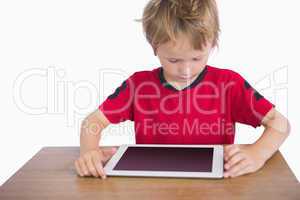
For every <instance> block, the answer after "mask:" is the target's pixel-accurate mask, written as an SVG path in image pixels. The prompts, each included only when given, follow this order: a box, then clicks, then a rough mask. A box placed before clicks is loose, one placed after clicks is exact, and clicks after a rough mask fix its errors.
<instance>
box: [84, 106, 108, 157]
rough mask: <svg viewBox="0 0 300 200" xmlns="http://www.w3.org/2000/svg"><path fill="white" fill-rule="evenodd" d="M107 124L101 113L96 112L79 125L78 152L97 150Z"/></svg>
mask: <svg viewBox="0 0 300 200" xmlns="http://www.w3.org/2000/svg"><path fill="white" fill-rule="evenodd" d="M108 124H109V122H108V120H107V119H106V118H105V116H104V115H103V113H101V112H99V110H96V111H95V112H93V113H92V114H90V115H89V116H88V117H87V118H86V119H85V120H83V122H82V125H81V133H80V152H81V153H85V152H87V151H89V150H95V149H98V148H99V142H100V139H101V133H102V130H103V129H104V128H105V127H107V126H108Z"/></svg>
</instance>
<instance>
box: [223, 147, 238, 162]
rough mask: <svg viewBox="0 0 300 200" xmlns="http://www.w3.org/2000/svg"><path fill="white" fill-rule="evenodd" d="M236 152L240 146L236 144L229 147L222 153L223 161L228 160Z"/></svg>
mask: <svg viewBox="0 0 300 200" xmlns="http://www.w3.org/2000/svg"><path fill="white" fill-rule="evenodd" d="M238 152H240V148H239V147H237V146H234V147H231V148H230V149H229V150H228V151H227V152H226V153H225V155H224V159H225V161H228V160H230V158H231V157H232V156H234V155H235V154H237V153H238Z"/></svg>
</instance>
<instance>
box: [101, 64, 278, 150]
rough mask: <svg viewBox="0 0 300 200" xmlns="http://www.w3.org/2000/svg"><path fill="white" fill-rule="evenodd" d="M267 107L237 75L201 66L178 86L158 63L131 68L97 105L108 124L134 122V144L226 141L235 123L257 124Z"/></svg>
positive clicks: (226, 70) (229, 141) (231, 139)
mask: <svg viewBox="0 0 300 200" xmlns="http://www.w3.org/2000/svg"><path fill="white" fill-rule="evenodd" d="M272 107H274V105H273V104H272V103H270V102H269V101H268V100H267V99H265V98H264V97H263V96H262V95H260V94H259V93H258V92H257V91H256V90H255V89H254V88H252V87H251V85H250V84H249V83H248V82H247V81H246V80H245V79H244V78H243V77H242V76H241V75H239V74H238V73H236V72H234V71H232V70H228V69H219V68H216V67H212V66H209V65H206V66H205V68H204V69H203V71H202V72H201V73H200V74H199V75H198V77H197V78H196V79H195V80H194V81H193V82H192V83H191V84H190V85H189V86H187V87H186V88H184V89H182V90H177V89H176V88H174V87H173V86H172V85H171V84H169V83H168V82H167V81H166V79H165V78H164V74H163V68H162V67H158V68H155V69H153V70H152V71H140V72H136V73H134V74H133V75H131V76H130V77H129V78H128V79H127V80H125V81H124V82H123V83H122V85H121V86H120V87H118V88H117V89H116V90H115V92H114V93H113V94H111V95H110V96H109V97H108V98H107V99H106V100H105V101H104V102H103V103H102V104H101V105H100V106H99V109H100V110H101V111H102V112H103V113H104V115H105V116H106V117H107V119H108V120H109V121H110V122H111V123H119V122H122V121H125V120H131V121H134V124H135V134H136V143H137V144H232V143H234V135H235V123H236V122H239V123H243V124H248V125H251V126H253V127H257V126H260V125H261V120H262V119H263V117H264V116H265V115H266V114H267V113H268V111H270V110H271V108H272Z"/></svg>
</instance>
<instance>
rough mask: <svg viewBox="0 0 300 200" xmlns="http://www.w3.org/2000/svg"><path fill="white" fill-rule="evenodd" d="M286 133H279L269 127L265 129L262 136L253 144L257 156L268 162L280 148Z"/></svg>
mask: <svg viewBox="0 0 300 200" xmlns="http://www.w3.org/2000/svg"><path fill="white" fill-rule="evenodd" d="M287 136H288V132H280V131H277V130H275V129H273V128H271V127H267V128H265V130H264V132H263V134H262V136H261V137H260V138H259V139H258V140H257V141H256V142H255V143H254V146H255V147H256V150H257V151H258V152H259V155H260V156H261V157H262V158H263V159H264V160H268V159H269V158H270V157H271V156H272V155H273V154H274V153H275V152H276V151H277V150H278V149H279V147H280V146H281V144H282V143H283V142H284V141H285V139H286V138H287Z"/></svg>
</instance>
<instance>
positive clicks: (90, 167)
mask: <svg viewBox="0 0 300 200" xmlns="http://www.w3.org/2000/svg"><path fill="white" fill-rule="evenodd" d="M85 163H86V165H87V167H88V170H89V172H90V173H91V174H92V175H93V176H94V177H99V174H98V172H97V170H96V168H95V166H94V163H93V162H92V158H88V159H85Z"/></svg>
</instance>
